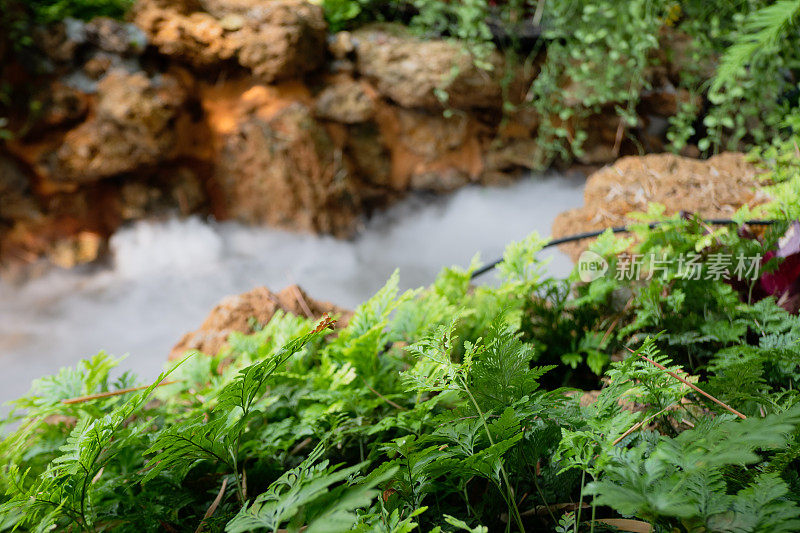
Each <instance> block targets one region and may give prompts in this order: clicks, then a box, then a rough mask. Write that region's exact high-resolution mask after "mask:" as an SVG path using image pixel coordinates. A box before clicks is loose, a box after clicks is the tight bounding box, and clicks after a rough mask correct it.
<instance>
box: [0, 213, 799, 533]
mask: <svg viewBox="0 0 800 533" xmlns="http://www.w3.org/2000/svg"><path fill="white" fill-rule="evenodd" d="M638 239H639V244H638V246H639V249H664V250H666V249H669V250H672V252H673V253H676V252H678V251H680V250H683V249H684V248H692V249H697V250H701V251H705V252H708V251H710V250H718V249H724V250H727V251H732V250H736V249H738V248H742V247H744V248H749V247H753V246H765V245H769V242H770V239H771V237H770V236H766V237H764V238H762V239H761V240H754V239H746V238H741V237H739V236H738V235H737V233H736V232H735V231H733V230H723V231H720V232H718V233H716V234H714V235H713V236H709V235H708V234H707V233H704V230H703V228H702V227H701V226H700V225H698V224H697V223H696V222H694V221H692V220H686V219H676V220H674V223H673V225H671V226H670V225H667V226H664V227H662V228H660V229H657V230H652V231H648V230H645V229H644V228H643V229H642V230H641V232H640V235H638ZM542 244H543V241H542V240H541V239H539V238H538V237H536V236H531V237H530V238H528V239H526V240H524V241H521V242H518V243H513V244H511V245H510V246H509V247H508V249H507V251H506V254H505V256H504V261H503V263H502V264H501V265H499V268H498V271H499V274H500V277H501V281H500V283H499V285H497V286H496V287H487V286H477V287H475V286H471V284H470V273H471V271H472V270H473V269H474V268H475V267H476V266H477V262H473V265H472V266H471V267H470V269H467V270H461V269H457V268H453V269H446V270H444V271H443V272H442V274H441V275H440V276H439V277H438V279H437V280H436V282H435V283H434V284H433V285H431V286H430V287H429V288H427V289H418V290H414V291H409V292H406V293H403V294H400V293H399V292H398V289H397V285H398V277H397V274H395V275H394V276H392V278H391V279H390V280H389V281H388V282H387V284H386V286H385V287H384V288H383V289H381V290H380V291H379V292H378V293H377V294H376V295H375V296H374V297H373V298H372V299H370V300H369V301H368V302H366V303H364V304H363V305H362V306H360V307H359V308H358V309H357V310H356V312H355V314H354V315H353V317H352V318H351V319H350V320H349V323H348V324H347V325H346V327H344V328H342V329H338V330H336V331H332V330H330V329H326V328H327V326H328V325H329V321H326V320H323V321H322V322H321V323H319V324H317V323H315V321H313V320H309V319H305V318H300V317H295V316H291V315H282V314H278V315H276V316H275V317H274V318H273V319H272V320H270V322H269V323H267V324H263V325H261V328H260V329H259V331H257V332H256V333H254V334H252V335H240V334H233V335H232V336H231V338H230V339H229V344H230V346H229V347H228V348H226V349H224V350H223V351H222V352H220V353H219V354H209V355H205V354H190V355H189V356H188V357H187V358H186V359H185V360H184V361H183V362H182V363H180V364H179V365H177V367H176V368H173V369H171V370H170V371H168V372H165V373H164V374H163V375H162V376H160V378H159V379H158V380H157V381H156V383H154V384H153V385H151V386H150V387H148V388H147V389H145V390H142V391H139V392H129V393H125V394H120V395H111V396H108V395H106V396H100V397H96V398H94V399H87V398H82V400H83V401H72V402H67V403H64V402H63V400H69V399H74V398H76V397H77V398H80V397H85V396H86V395H92V394H97V393H101V392H105V391H114V390H121V389H125V388H128V387H131V386H132V385H133V384H134V383H133V381H134V380H133V378H132V377H131V376H129V375H123V376H122V377H121V378H119V379H118V380H116V381H112V380H111V378H109V372H110V371H111V370H112V368H113V367H114V365H115V364H116V363H115V361H114V360H113V359H111V358H110V357H109V356H107V355H106V354H102V353H101V354H99V355H97V356H95V357H94V358H92V359H90V360H87V361H84V362H82V363H81V364H80V365H78V367H77V368H76V369H65V370H62V371H61V372H60V373H59V374H58V375H56V376H52V377H47V378H42V379H40V380H38V381H37V382H36V383H35V384H34V387H33V390H32V392H31V393H30V394H29V395H28V396H26V397H25V398H23V399H21V400H19V401H18V402H16V404H15V406H16V408H17V414H15V415H13V416H11V417H10V418H9V422H11V423H15V424H16V427H14V428H13V429H10V430H9V433H8V435H7V436H6V438H5V440H4V441H3V442H2V444H1V445H0V455H2V461H1V462H2V464H3V467H2V488H3V489H4V493H5V496H2V499H0V502H1V503H0V517H1V519H0V530H5V529H13V528H17V529H18V530H36V531H45V530H50V529H52V528H56V529H58V530H72V531H79V530H90V531H99V530H103V531H106V530H108V531H223V530H224V531H228V532H243V531H260V530H266V531H325V532H332V531H349V530H356V531H386V532H402V531H412V530H414V529H418V530H420V531H463V530H467V531H502V530H506V531H523V530H525V531H537V530H556V531H588V530H595V531H603V530H609V529H613V528H614V527H616V525H619V524H620V522H615V520H618V519H619V518H620V517H627V518H630V519H633V520H635V521H637V522H636V523H638V524H639V526H641V525H643V524H644V523H646V524H650V525H651V526H652V527H653V528H654V529H653V530H654V531H672V530H676V528H677V530H687V531H697V530H706V531H765V532H766V531H795V530H797V529H798V527H800V526H799V524H800V507H798V505H797V497H796V494H799V493H800V477H798V468H797V466H798V457H800V440H798V436H800V409H799V408H798V407H797V405H796V404H797V401H798V395H797V392H796V391H797V380H798V379H799V378H800V373H799V372H798V368H799V367H798V363H800V349H798V346H797V342H796V339H797V334H798V333H800V320H798V318H797V317H796V316H793V315H790V314H789V313H787V312H786V311H784V310H783V309H781V308H780V307H778V306H777V305H776V303H775V302H774V300H772V299H770V298H767V299H762V300H760V301H758V302H750V303H748V300H747V297H746V296H745V297H744V300H742V299H741V298H740V294H742V292H740V291H738V290H737V289H735V288H733V287H731V286H730V285H729V284H727V283H725V282H724V281H714V282H702V283H697V282H695V286H692V285H691V282H689V281H685V280H680V279H678V278H677V277H675V276H670V275H667V276H666V277H665V278H664V279H660V280H656V279H653V280H649V281H643V282H636V283H634V282H623V281H617V280H614V279H613V277H605V278H600V279H597V280H595V281H593V282H592V283H589V284H582V283H579V282H577V280H576V279H573V280H567V281H566V282H558V281H555V280H551V279H549V278H546V277H545V276H543V273H542V268H541V264H540V263H539V262H538V261H537V260H536V252H537V251H538V250H539V249H540V248H541V246H542ZM629 245H631V242H630V241H629V240H625V239H616V238H614V237H612V236H611V235H606V236H604V237H603V238H601V239H600V240H599V241H598V243H597V244H596V245H595V248H594V249H595V250H597V251H598V252H599V253H602V254H603V255H605V256H606V257H608V259H609V260H611V261H612V263H613V261H614V260H615V259H614V258H615V257H616V255H615V254H617V253H619V252H620V251H621V250H622V249H623V248H627V247H628V246H629ZM561 283H565V284H566V285H560V284H561ZM701 286H702V287H701ZM698 291H699V292H698ZM653 293H657V294H659V295H660V296H661V299H660V300H659V299H658V298H655V297H653ZM565 294H572V295H573V297H570V298H567V297H566V296H565ZM620 294H623V295H624V296H625V297H624V298H620ZM681 294H682V295H683V296H681ZM623 300H625V301H623ZM555 315H558V316H555ZM676 317H680V320H678V319H677V318H676ZM550 320H553V321H554V322H553V326H552V327H551V328H550V330H549V331H548V328H547V323H548V321H550ZM559 320H560V322H559ZM664 329H666V331H665V332H664V333H661V334H659V332H660V331H662V330H664ZM626 347H629V348H631V349H632V350H634V351H635V352H636V353H635V354H632V355H631V354H630V353H629V352H628V351H627V350H626ZM624 354H628V356H627V357H623V355H624ZM640 355H643V356H645V357H647V358H648V359H650V360H652V361H654V362H656V363H658V364H659V365H661V366H663V367H664V368H666V370H663V369H661V368H659V367H657V366H654V365H653V364H652V363H650V362H648V361H647V360H646V359H644V358H642V357H640ZM687 370H688V371H689V372H690V373H686V371H687ZM670 372H671V373H670ZM598 375H602V376H603V378H602V382H599V381H597V376H598ZM592 376H595V377H594V378H592ZM674 376H679V377H681V376H682V377H683V381H681V380H678V379H676V378H675V377H674ZM592 379H594V381H593V385H592V386H593V387H595V388H600V386H602V391H601V392H600V393H599V395H598V396H596V400H595V401H593V402H587V401H581V394H580V392H579V391H575V389H571V388H564V386H572V385H573V384H583V385H586V384H587V383H590V382H592ZM687 383H695V384H697V385H699V386H700V387H701V388H702V389H703V390H705V391H706V392H710V393H712V394H714V395H715V396H716V397H717V398H718V399H719V400H721V402H723V403H726V404H728V405H729V406H730V407H731V408H733V409H735V410H737V412H740V413H742V416H744V417H746V419H745V420H742V419H740V418H738V417H737V416H734V415H733V414H730V412H729V411H728V410H727V409H726V408H724V407H721V406H720V405H718V404H715V403H713V402H711V401H708V400H707V399H706V398H705V397H704V396H702V395H700V394H698V393H697V392H696V391H695V390H694V389H692V388H691V387H690V386H689V385H687ZM615 524H616V525H615Z"/></svg>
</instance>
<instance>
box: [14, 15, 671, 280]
mask: <svg viewBox="0 0 800 533" xmlns="http://www.w3.org/2000/svg"><path fill="white" fill-rule="evenodd" d="M0 41H2V39H0ZM36 42H37V44H38V46H39V47H40V51H41V54H43V56H45V57H46V61H45V63H46V66H47V74H45V75H43V76H38V77H31V75H29V74H26V70H25V68H23V67H24V66H23V65H20V64H19V61H18V60H16V59H14V58H11V57H10V56H9V57H8V58H2V57H0V59H3V61H2V65H3V66H2V68H0V79H2V80H10V81H12V82H13V83H16V84H28V86H29V87H30V90H31V93H32V94H33V101H34V102H36V103H37V104H36V105H37V111H36V112H35V113H28V112H25V113H24V114H21V115H20V116H16V117H15V116H12V117H10V118H11V129H12V130H13V131H14V132H15V138H14V139H13V140H10V141H7V142H5V143H3V145H2V146H0V270H2V267H3V266H5V268H6V269H8V267H9V266H11V265H15V264H17V265H18V264H29V263H35V262H37V261H38V262H40V263H41V262H42V259H43V258H44V261H45V262H50V263H55V264H58V265H61V266H65V267H69V266H73V265H75V264H79V263H83V262H90V261H93V260H95V259H96V258H97V257H98V256H100V254H102V252H103V250H104V247H105V243H106V238H107V237H108V236H109V235H110V234H111V233H112V232H113V231H114V230H115V229H116V228H117V227H119V226H120V225H121V224H123V223H125V222H126V221H130V220H135V219H139V218H143V217H146V216H151V215H153V214H157V213H163V212H167V211H172V212H179V213H181V214H184V215H188V214H191V213H200V214H206V215H212V216H214V217H216V218H217V219H235V220H239V221H242V222H245V223H252V224H269V225H272V226H277V227H284V228H290V229H295V230H300V231H312V232H324V233H330V234H333V235H336V236H347V235H350V234H352V232H353V231H354V230H355V229H357V227H358V223H359V220H360V219H361V217H362V216H363V215H364V214H368V213H369V212H370V211H371V210H373V209H374V208H376V207H379V206H383V205H386V204H387V203H389V202H391V201H393V200H395V199H396V198H399V197H401V196H402V195H404V194H406V193H408V192H409V191H416V190H426V191H434V192H447V191H451V190H454V189H456V188H458V187H461V186H464V185H466V184H469V183H480V184H496V183H505V182H508V181H509V180H510V179H512V178H513V177H515V176H516V175H518V174H519V173H520V172H521V171H524V170H526V169H530V168H534V167H536V166H537V165H539V164H541V162H542V156H543V154H542V149H541V147H540V146H539V145H538V144H537V141H536V132H537V128H538V125H539V123H540V117H538V116H536V114H535V113H534V112H533V111H532V110H531V109H530V108H528V107H524V106H519V107H518V108H517V109H518V110H517V111H511V112H508V111H507V112H505V113H504V112H503V107H504V101H505V102H506V103H508V102H510V103H512V104H519V103H521V102H523V101H524V100H525V98H526V93H525V91H526V89H527V87H529V85H530V82H531V80H532V79H533V78H534V77H535V76H536V74H537V72H538V67H537V65H538V64H539V62H540V59H541V58H538V59H536V60H534V61H533V62H532V63H530V64H526V65H519V66H517V67H514V68H513V71H508V70H507V69H508V68H510V67H507V66H506V65H507V64H508V63H507V62H506V61H505V59H504V58H503V57H502V56H501V55H500V54H499V53H495V54H494V55H491V56H489V57H486V58H482V61H483V62H485V63H488V64H491V65H492V67H493V68H492V70H483V69H480V68H477V67H476V66H475V62H474V58H473V57H472V55H471V54H470V53H469V52H468V51H467V50H466V49H465V48H464V47H463V46H461V45H459V44H458V43H456V42H454V41H450V40H421V39H419V38H417V37H415V36H413V35H411V34H409V33H408V32H407V30H406V29H405V28H403V27H402V26H397V25H388V24H383V25H372V26H368V27H364V28H362V29H360V30H358V31H355V32H353V33H347V32H340V33H336V34H329V33H328V31H327V28H326V23H325V20H324V17H323V12H322V10H321V8H320V7H319V6H317V5H315V4H312V3H308V2H306V1H304V0H270V1H269V2H264V1H262V0H180V1H171V0H170V1H167V0H139V1H138V2H137V3H136V4H135V6H134V8H133V10H132V12H131V17H130V21H129V22H118V21H114V20H110V19H104V18H98V19H95V20H93V21H90V22H88V23H83V22H80V21H76V20H66V21H64V22H63V23H61V24H58V25H56V26H52V27H49V28H45V29H42V30H41V32H40V35H37V38H36ZM3 50H5V51H6V52H5V53H6V54H8V50H9V47H3V46H0V56H2V55H3V53H4V52H3ZM6 59H8V60H6ZM667 70H668V69H667ZM673 70H675V69H673ZM652 78H653V79H652V80H651V85H652V86H653V87H656V89H653V90H649V91H648V92H647V94H644V95H643V97H642V105H641V106H640V108H641V109H640V110H639V111H640V114H641V125H640V127H638V128H639V130H640V133H641V136H640V137H641V138H640V139H639V142H640V143H644V145H645V146H646V147H647V149H648V150H655V151H658V150H660V148H661V146H662V145H661V144H660V141H659V139H658V138H657V135H656V136H653V135H651V134H650V133H646V130H647V131H650V130H648V127H647V124H649V123H650V122H651V121H652V123H653V124H657V123H664V120H663V117H666V116H669V115H670V114H673V113H674V112H675V109H676V108H677V103H678V100H679V99H680V95H678V94H676V93H675V91H674V89H672V88H671V85H670V81H669V73H668V72H666V71H665V72H656V71H654V72H653V73H652ZM501 79H503V80H506V81H507V83H506V84H505V85H503V84H501V82H500V80H501ZM564 90H565V91H567V92H569V91H581V90H582V89H581V88H580V87H576V86H575V84H574V83H572V84H570V83H565V87H564ZM445 95H446V96H445ZM445 109H447V111H448V112H447V113H445V112H444V111H445ZM588 120H589V121H590V124H589V128H588V131H589V132H590V136H589V139H588V140H587V145H586V146H585V148H586V150H585V154H584V155H583V156H582V157H581V158H579V160H578V162H579V163H582V164H587V165H602V164H606V163H609V162H611V161H613V160H614V159H616V158H617V156H619V155H620V153H625V150H626V145H625V143H624V142H623V143H620V136H619V133H620V122H619V119H618V118H617V117H616V115H615V114H614V112H613V110H608V111H605V112H602V113H599V114H597V115H596V116H593V117H589V119H588ZM575 126H576V125H575V124H571V123H569V122H568V123H565V127H566V128H567V129H570V128H574V127H575ZM651 129H652V128H651Z"/></svg>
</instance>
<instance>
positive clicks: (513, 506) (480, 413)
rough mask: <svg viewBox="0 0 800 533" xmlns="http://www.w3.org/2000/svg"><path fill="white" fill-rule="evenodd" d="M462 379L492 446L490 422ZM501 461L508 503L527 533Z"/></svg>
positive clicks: (515, 517)
mask: <svg viewBox="0 0 800 533" xmlns="http://www.w3.org/2000/svg"><path fill="white" fill-rule="evenodd" d="M460 381H461V386H462V387H463V388H464V392H466V393H467V396H469V399H470V401H472V405H473V406H475V410H476V411H477V412H478V416H479V417H480V419H481V423H482V424H483V429H485V430H486V436H487V437H488V438H489V444H490V445H491V446H494V439H493V438H492V432H491V431H489V424H488V423H487V422H486V417H485V416H484V414H483V411H482V410H481V408H480V407H479V406H478V402H477V401H476V400H475V397H474V396H473V395H472V392H471V391H470V390H469V387H467V382H466V381H465V380H464V378H461V379H460ZM499 461H500V474H501V475H502V476H503V483H505V485H506V491H507V492H508V505H509V507H510V510H511V511H512V514H513V515H514V520H515V521H516V522H517V526H519V530H520V531H521V532H522V533H525V526H524V525H522V517H521V516H520V514H519V509H518V508H517V502H516V500H515V499H514V489H512V488H511V483H510V482H509V481H508V474H506V469H505V467H503V461H502V459H499Z"/></svg>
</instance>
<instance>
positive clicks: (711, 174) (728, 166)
mask: <svg viewBox="0 0 800 533" xmlns="http://www.w3.org/2000/svg"><path fill="white" fill-rule="evenodd" d="M756 175H757V169H756V167H755V166H753V165H752V164H750V163H749V162H748V161H747V158H746V156H745V155H744V154H740V153H733V152H726V153H722V154H719V155H716V156H714V157H711V158H709V159H708V160H705V161H700V160H697V159H690V158H687V157H680V156H677V155H673V154H650V155H646V156H639V157H623V158H621V159H619V160H618V161H617V162H616V163H614V164H613V165H611V166H607V167H605V168H602V169H601V170H598V171H597V172H595V173H594V174H592V175H591V176H590V177H589V179H588V180H587V182H586V188H585V189H584V193H583V196H584V205H583V207H580V208H578V209H571V210H569V211H565V212H563V213H561V214H560V215H559V216H558V217H556V220H555V221H554V222H553V237H555V238H559V237H566V236H567V235H572V234H575V233H582V232H585V231H594V230H601V229H605V228H608V227H612V226H623V225H626V224H631V223H634V222H636V221H635V220H634V219H633V218H631V217H630V214H631V213H634V212H646V211H647V205H648V203H651V202H654V203H658V204H661V205H663V206H664V207H665V214H667V215H672V214H675V213H680V212H686V213H696V214H698V215H700V216H702V217H705V218H730V217H731V216H732V215H733V214H734V213H735V212H736V211H737V210H738V209H739V208H740V207H742V206H745V205H746V206H749V207H755V206H756V205H758V204H761V203H764V202H765V201H766V200H767V196H766V195H765V193H763V191H761V190H760V189H759V188H758V186H757V185H758V180H757V178H756ZM590 242H591V240H589V239H585V240H583V241H577V242H573V243H568V244H564V245H562V246H561V249H562V250H564V251H565V252H566V253H568V254H569V255H570V257H572V259H573V260H574V261H577V259H578V257H579V256H580V254H581V252H583V251H584V250H585V249H586V248H587V247H588V246H589V243H590Z"/></svg>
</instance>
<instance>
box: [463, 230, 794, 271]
mask: <svg viewBox="0 0 800 533" xmlns="http://www.w3.org/2000/svg"><path fill="white" fill-rule="evenodd" d="M673 222H675V221H674V220H662V221H660V222H651V223H649V224H648V225H647V226H648V227H649V228H650V229H653V228H655V227H656V226H661V225H662V224H670V223H673ZM699 222H704V223H705V224H708V225H713V226H727V225H728V224H738V222H736V221H735V220H731V219H729V218H708V219H700V220H699ZM777 222H779V221H778V220H745V221H744V225H748V226H771V225H773V224H775V223H777ZM635 225H638V224H632V225H630V226H615V227H612V228H611V232H612V233H628V232H630V231H631V228H632V227H633V226H635ZM606 229H608V228H606ZM606 229H602V230H597V231H585V232H583V233H576V234H575V235H570V236H569V237H561V238H560V239H552V240H551V241H550V242H548V243H547V244H545V245H544V246H542V248H543V249H544V248H550V247H551V246H558V245H559V244H565V243H568V242H574V241H580V240H583V239H591V238H592V237H599V236H600V235H601V234H602V233H603V232H605V231H606ZM502 262H503V260H502V259H497V260H496V261H492V262H491V263H489V264H488V265H486V266H484V267H481V268H479V269H478V270H476V271H475V272H473V273H472V279H475V278H477V277H478V276H481V275H483V274H486V273H487V272H489V271H490V270H492V269H493V268H494V267H496V266H497V265H499V264H500V263H502Z"/></svg>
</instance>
